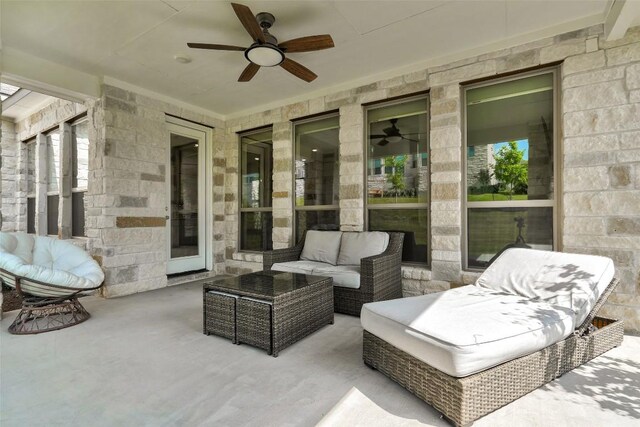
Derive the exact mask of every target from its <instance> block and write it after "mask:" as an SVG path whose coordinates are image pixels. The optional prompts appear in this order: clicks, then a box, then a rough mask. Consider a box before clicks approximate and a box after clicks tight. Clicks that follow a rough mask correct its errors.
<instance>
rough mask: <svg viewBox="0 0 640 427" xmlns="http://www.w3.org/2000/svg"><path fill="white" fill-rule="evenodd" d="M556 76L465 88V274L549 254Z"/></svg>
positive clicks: (546, 73)
mask: <svg viewBox="0 0 640 427" xmlns="http://www.w3.org/2000/svg"><path fill="white" fill-rule="evenodd" d="M556 72H557V71H556V70H546V71H542V72H537V73H534V74H529V75H527V76H519V77H517V78H510V79H503V80H501V81H499V82H494V83H489V84H487V83H484V84H482V85H474V86H469V87H467V88H465V101H464V104H465V108H466V145H467V150H466V152H467V156H466V159H465V166H464V167H465V170H466V178H465V180H466V187H467V191H466V208H467V209H466V230H465V231H466V266H467V267H470V268H485V267H487V266H488V265H489V264H490V263H491V261H492V260H493V259H494V258H495V257H496V256H497V255H499V254H500V253H502V251H503V250H504V249H506V248H509V247H513V246H522V247H531V248H535V249H543V250H552V249H553V248H554V232H555V231H554V230H555V229H554V222H555V212H554V206H555V194H554V181H555V169H554V151H555V149H554V146H555V132H554V123H555V91H556V83H555V82H556V79H557V77H556Z"/></svg>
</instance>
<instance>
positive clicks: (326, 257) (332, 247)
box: [300, 230, 342, 265]
mask: <svg viewBox="0 0 640 427" xmlns="http://www.w3.org/2000/svg"><path fill="white" fill-rule="evenodd" d="M341 238H342V231H316V230H309V231H307V235H306V237H305V240H304V247H303V248H302V253H301V254H300V259H302V260H306V261H318V262H326V263H328V264H333V265H336V261H337V259H338V251H339V250H340V239H341Z"/></svg>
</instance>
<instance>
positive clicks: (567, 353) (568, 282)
mask: <svg viewBox="0 0 640 427" xmlns="http://www.w3.org/2000/svg"><path fill="white" fill-rule="evenodd" d="M617 282H618V281H617V279H615V278H614V266H613V262H612V261H611V260H610V259H609V258H605V257H599V256H591V255H576V254H565V253H559V252H548V251H537V250H531V249H509V250H507V251H505V252H504V253H503V254H502V255H501V256H500V257H499V258H498V259H497V260H496V261H495V262H494V263H493V264H492V265H491V266H490V267H489V268H487V270H486V271H485V272H484V273H483V274H482V275H481V276H480V278H479V279H478V280H477V281H476V283H475V284H474V285H469V286H463V287H460V288H455V289H451V290H449V291H445V292H439V293H434V294H428V295H423V296H418V297H412V298H404V299H397V300H392V301H384V302H376V303H371V304H365V305H364V307H363V309H362V315H361V322H362V326H363V329H364V343H363V359H364V363H365V364H366V365H368V366H369V367H371V368H374V369H376V370H378V371H380V372H382V373H383V374H385V375H386V376H388V377H389V378H391V379H393V380H394V381H396V382H397V383H399V384H400V385H401V386H403V387H404V388H406V389H407V390H409V391H410V392H411V393H413V394H415V395H416V396H418V397H419V398H420V399H422V400H424V401H425V402H427V403H428V404H430V405H431V406H433V407H434V408H435V409H436V410H438V411H439V412H441V413H442V414H443V415H444V416H445V417H446V418H447V419H448V420H449V421H450V422H452V423H453V424H454V425H457V426H461V425H468V424H470V423H472V422H473V421H474V420H476V419H478V418H480V417H482V416H484V415H486V414H488V413H490V412H492V411H494V410H496V409H498V408H500V407H502V406H504V405H506V404H508V403H510V402H512V401H514V400H516V399H518V398H519V397H521V396H523V395H525V394H527V393H529V392H531V391H533V390H535V389H536V388H538V387H540V386H542V385H544V384H546V383H547V382H549V381H552V380H553V379H555V378H558V377H559V376H561V375H563V374H564V373H565V372H567V371H570V370H571V369H574V368H576V367H577V366H580V365H581V364H583V363H586V362H588V361H589V360H591V359H593V358H594V357H596V356H598V355H600V354H602V353H604V352H606V351H608V350H610V349H611V348H613V347H616V346H618V345H620V344H621V343H622V336H623V324H622V322H621V321H615V320H610V319H605V318H600V317H596V313H597V312H598V310H599V308H600V307H601V306H602V304H604V302H605V300H606V299H607V297H608V296H609V294H610V293H611V291H612V290H613V288H614V287H615V286H616V285H617Z"/></svg>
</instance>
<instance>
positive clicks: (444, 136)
mask: <svg viewBox="0 0 640 427" xmlns="http://www.w3.org/2000/svg"><path fill="white" fill-rule="evenodd" d="M430 137H431V141H430V146H431V149H434V148H446V147H460V146H461V144H462V136H461V133H460V129H459V128H455V127H447V128H441V129H432V130H431V132H430Z"/></svg>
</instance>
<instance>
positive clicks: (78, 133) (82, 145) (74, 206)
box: [71, 119, 89, 236]
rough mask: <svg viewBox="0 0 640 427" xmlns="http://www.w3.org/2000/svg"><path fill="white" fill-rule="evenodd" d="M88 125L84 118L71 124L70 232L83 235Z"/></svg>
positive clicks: (87, 171)
mask: <svg viewBox="0 0 640 427" xmlns="http://www.w3.org/2000/svg"><path fill="white" fill-rule="evenodd" d="M88 128H89V126H88V122H87V120H86V119H82V120H80V121H77V122H75V123H73V124H72V125H71V164H72V183H71V187H72V188H71V234H72V235H73V236H84V235H85V233H84V193H85V192H86V191H87V187H88V186H87V184H88V180H89V129H88Z"/></svg>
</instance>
